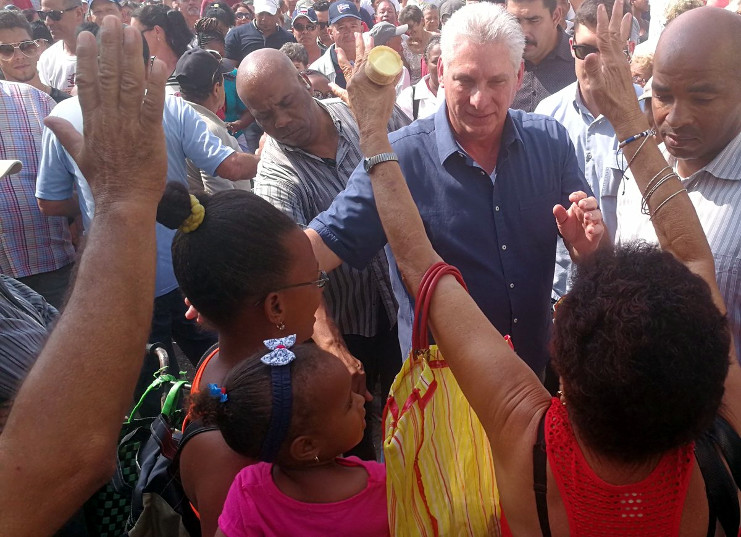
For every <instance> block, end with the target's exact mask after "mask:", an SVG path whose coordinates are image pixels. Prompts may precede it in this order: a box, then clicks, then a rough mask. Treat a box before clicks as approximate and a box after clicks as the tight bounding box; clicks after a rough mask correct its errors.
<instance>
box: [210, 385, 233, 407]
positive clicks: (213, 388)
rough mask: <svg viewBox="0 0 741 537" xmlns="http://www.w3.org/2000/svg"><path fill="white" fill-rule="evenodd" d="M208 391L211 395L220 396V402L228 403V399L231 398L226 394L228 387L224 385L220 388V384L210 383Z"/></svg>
mask: <svg viewBox="0 0 741 537" xmlns="http://www.w3.org/2000/svg"><path fill="white" fill-rule="evenodd" d="M208 391H209V393H210V394H211V397H218V398H219V403H226V401H227V399H229V397H227V395H226V388H224V387H223V386H222V387H221V388H219V385H218V384H209V385H208Z"/></svg>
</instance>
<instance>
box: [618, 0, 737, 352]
mask: <svg viewBox="0 0 741 537" xmlns="http://www.w3.org/2000/svg"><path fill="white" fill-rule="evenodd" d="M708 35H714V36H716V39H707V36H708ZM718 43H724V45H723V46H717V44H718ZM739 50H741V17H739V16H738V15H737V14H735V13H732V12H730V11H727V10H723V9H718V8H713V7H702V8H697V9H693V10H691V11H688V12H687V13H684V14H683V15H680V16H679V17H677V18H676V19H674V20H673V21H672V22H671V24H669V25H668V26H667V27H666V30H664V32H663V33H662V34H661V38H660V39H659V43H658V45H657V48H656V54H655V56H654V72H653V82H652V85H651V90H652V99H651V106H652V109H653V116H654V120H655V121H656V131H657V133H658V134H657V135H658V136H659V138H660V139H661V141H662V142H663V143H664V146H665V155H664V156H665V157H666V159H667V162H668V163H669V164H670V165H671V166H672V168H673V169H674V171H675V172H676V173H677V174H678V175H679V177H680V178H681V179H682V184H683V186H684V187H685V188H686V189H687V191H688V192H689V196H690V199H691V200H692V203H693V204H694V206H695V209H696V210H697V215H698V216H699V217H700V222H701V223H702V226H703V228H704V230H705V234H706V235H707V237H708V242H709V243H710V248H711V249H712V251H713V256H714V258H715V271H716V277H717V279H718V286H719V287H720V290H721V293H723V299H724V301H725V302H726V305H727V306H728V318H729V321H730V324H731V330H732V333H733V338H734V341H735V345H736V353H737V356H741V354H740V353H741V56H740V55H739V54H738V51H739ZM633 143H635V142H633ZM667 171H669V170H667ZM626 175H627V174H626ZM658 179H660V178H657V180H658ZM624 184H625V188H624V189H620V191H621V194H620V195H619V197H618V211H617V216H618V229H617V233H616V241H617V242H618V243H624V242H627V241H629V240H633V239H646V240H649V241H653V242H657V239H656V235H655V234H654V232H653V227H652V226H651V223H650V222H649V220H648V217H647V216H645V215H642V214H641V211H640V207H641V195H640V192H639V191H638V189H637V188H636V187H635V181H632V180H627V181H625V182H624Z"/></svg>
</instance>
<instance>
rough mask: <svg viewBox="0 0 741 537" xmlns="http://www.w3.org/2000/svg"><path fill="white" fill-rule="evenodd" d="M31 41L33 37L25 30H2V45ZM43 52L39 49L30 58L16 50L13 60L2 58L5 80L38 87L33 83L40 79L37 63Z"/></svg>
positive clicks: (0, 60) (0, 41) (0, 65)
mask: <svg viewBox="0 0 741 537" xmlns="http://www.w3.org/2000/svg"><path fill="white" fill-rule="evenodd" d="M30 40H31V36H30V35H29V33H28V32H27V31H26V30H24V29H23V28H7V29H3V30H0V43H2V44H6V43H20V42H21V41H30ZM41 50H42V49H41V48H40V47H39V48H38V49H37V50H36V52H35V53H34V54H33V55H32V56H31V57H30V58H29V57H26V56H25V55H24V54H23V53H22V52H21V51H20V50H18V49H17V48H16V49H15V51H14V54H13V57H12V58H10V59H8V60H6V59H3V58H0V69H2V71H3V74H4V75H5V79H6V80H9V81H11V82H25V83H31V85H32V86H36V84H33V83H32V82H33V81H34V80H35V79H38V72H37V70H36V63H37V62H38V61H39V55H40V54H41ZM39 83H40V81H39ZM36 87H38V86H36Z"/></svg>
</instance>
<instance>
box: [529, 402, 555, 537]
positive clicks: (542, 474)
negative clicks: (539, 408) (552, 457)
mask: <svg viewBox="0 0 741 537" xmlns="http://www.w3.org/2000/svg"><path fill="white" fill-rule="evenodd" d="M546 414H548V412H547V411H546V412H544V413H543V417H542V418H540V423H539V424H538V439H537V441H536V442H535V445H534V446H533V489H534V490H535V507H536V508H537V509H538V521H539V522H540V531H541V533H543V537H551V524H550V522H549V521H548V472H547V470H546V463H547V462H548V455H547V453H546V450H545V417H546Z"/></svg>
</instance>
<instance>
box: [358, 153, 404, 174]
mask: <svg viewBox="0 0 741 537" xmlns="http://www.w3.org/2000/svg"><path fill="white" fill-rule="evenodd" d="M390 160H395V161H396V162H399V157H398V155H397V154H396V153H381V154H380V155H376V156H374V157H371V158H367V157H366V158H364V159H363V168H364V169H365V173H370V171H371V168H372V167H373V166H375V165H376V164H380V163H381V162H389V161H390Z"/></svg>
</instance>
